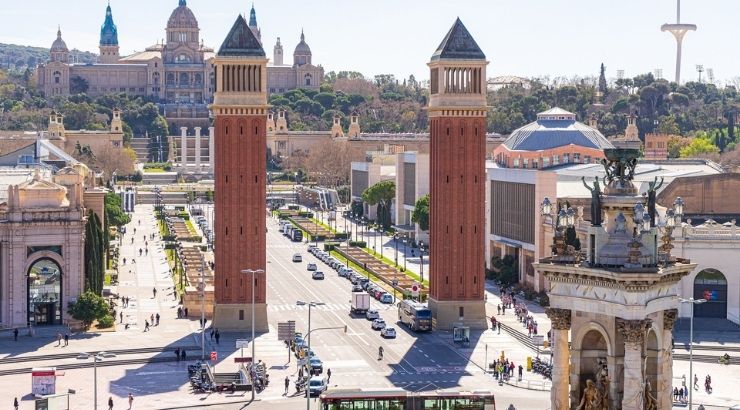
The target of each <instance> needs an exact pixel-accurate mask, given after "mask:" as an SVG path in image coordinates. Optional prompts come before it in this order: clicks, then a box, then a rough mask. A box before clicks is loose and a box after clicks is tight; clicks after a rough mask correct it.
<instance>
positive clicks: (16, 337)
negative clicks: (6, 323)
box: [13, 327, 18, 342]
mask: <svg viewBox="0 0 740 410" xmlns="http://www.w3.org/2000/svg"><path fill="white" fill-rule="evenodd" d="M13 340H15V341H16V342H17V341H18V328H17V327H16V328H15V329H13Z"/></svg>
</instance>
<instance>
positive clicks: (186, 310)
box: [183, 308, 188, 318]
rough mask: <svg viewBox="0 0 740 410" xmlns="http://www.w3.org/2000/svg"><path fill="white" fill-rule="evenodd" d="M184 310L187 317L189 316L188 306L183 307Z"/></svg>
mask: <svg viewBox="0 0 740 410" xmlns="http://www.w3.org/2000/svg"><path fill="white" fill-rule="evenodd" d="M183 311H184V312H185V318H187V317H188V308H185V309H183Z"/></svg>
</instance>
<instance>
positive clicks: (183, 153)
mask: <svg viewBox="0 0 740 410" xmlns="http://www.w3.org/2000/svg"><path fill="white" fill-rule="evenodd" d="M187 132H188V128H187V127H180V166H181V167H183V168H185V167H186V166H187V165H188V140H187Z"/></svg>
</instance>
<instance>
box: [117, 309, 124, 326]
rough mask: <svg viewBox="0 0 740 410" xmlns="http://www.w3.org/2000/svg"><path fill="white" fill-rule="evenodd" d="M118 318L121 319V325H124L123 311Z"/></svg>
mask: <svg viewBox="0 0 740 410" xmlns="http://www.w3.org/2000/svg"><path fill="white" fill-rule="evenodd" d="M118 316H120V317H121V323H123V311H122V312H121V313H120V314H119V315H118Z"/></svg>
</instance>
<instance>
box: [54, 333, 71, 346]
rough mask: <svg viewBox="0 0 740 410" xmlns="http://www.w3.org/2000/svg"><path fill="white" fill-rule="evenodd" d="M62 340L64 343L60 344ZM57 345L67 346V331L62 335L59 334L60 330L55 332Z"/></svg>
mask: <svg viewBox="0 0 740 410" xmlns="http://www.w3.org/2000/svg"><path fill="white" fill-rule="evenodd" d="M62 341H64V345H62ZM57 346H62V347H65V346H69V333H66V332H65V333H64V335H62V334H61V332H57Z"/></svg>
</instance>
